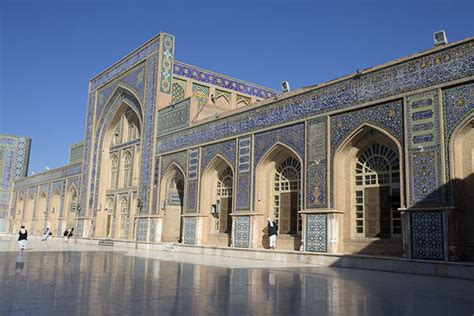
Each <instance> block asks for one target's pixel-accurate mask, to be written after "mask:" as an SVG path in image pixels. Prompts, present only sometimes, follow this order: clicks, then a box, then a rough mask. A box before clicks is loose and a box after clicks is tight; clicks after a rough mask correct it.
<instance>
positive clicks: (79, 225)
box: [76, 219, 84, 238]
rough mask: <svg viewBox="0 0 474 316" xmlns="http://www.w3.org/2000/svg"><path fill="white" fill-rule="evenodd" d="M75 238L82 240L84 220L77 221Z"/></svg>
mask: <svg viewBox="0 0 474 316" xmlns="http://www.w3.org/2000/svg"><path fill="white" fill-rule="evenodd" d="M76 234H77V237H79V238H82V237H84V220H83V219H80V220H78V221H77V232H76Z"/></svg>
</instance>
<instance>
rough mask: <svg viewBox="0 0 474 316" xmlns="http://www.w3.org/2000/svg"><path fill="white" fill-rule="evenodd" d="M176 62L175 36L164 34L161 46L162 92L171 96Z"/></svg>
mask: <svg viewBox="0 0 474 316" xmlns="http://www.w3.org/2000/svg"><path fill="white" fill-rule="evenodd" d="M173 60H174V36H173V35H170V34H165V33H164V34H163V41H162V45H161V76H160V77H161V80H160V91H161V92H163V93H167V94H171V80H172V77H173V76H172V71H173Z"/></svg>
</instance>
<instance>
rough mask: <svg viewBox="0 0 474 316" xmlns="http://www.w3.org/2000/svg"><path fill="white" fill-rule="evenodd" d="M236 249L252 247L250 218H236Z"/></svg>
mask: <svg viewBox="0 0 474 316" xmlns="http://www.w3.org/2000/svg"><path fill="white" fill-rule="evenodd" d="M234 247H237V248H249V247H250V216H235V217H234Z"/></svg>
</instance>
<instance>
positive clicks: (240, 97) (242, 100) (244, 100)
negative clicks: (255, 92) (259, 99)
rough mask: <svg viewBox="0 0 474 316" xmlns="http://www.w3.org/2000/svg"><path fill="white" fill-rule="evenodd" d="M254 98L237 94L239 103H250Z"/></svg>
mask: <svg viewBox="0 0 474 316" xmlns="http://www.w3.org/2000/svg"><path fill="white" fill-rule="evenodd" d="M251 101H252V99H251V98H250V97H246V96H245V95H240V94H237V105H249V104H250V102H251Z"/></svg>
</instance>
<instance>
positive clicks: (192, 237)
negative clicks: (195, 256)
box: [183, 217, 196, 245]
mask: <svg viewBox="0 0 474 316" xmlns="http://www.w3.org/2000/svg"><path fill="white" fill-rule="evenodd" d="M183 221H184V237H183V243H184V244H185V245H195V244H196V218H195V217H186V218H184V219H183Z"/></svg>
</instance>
